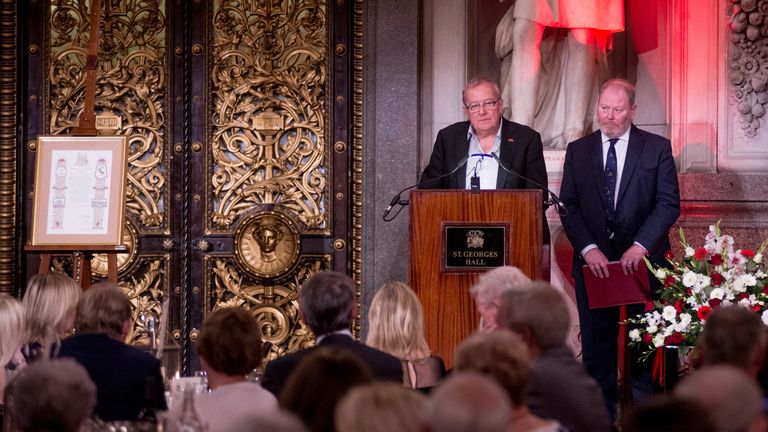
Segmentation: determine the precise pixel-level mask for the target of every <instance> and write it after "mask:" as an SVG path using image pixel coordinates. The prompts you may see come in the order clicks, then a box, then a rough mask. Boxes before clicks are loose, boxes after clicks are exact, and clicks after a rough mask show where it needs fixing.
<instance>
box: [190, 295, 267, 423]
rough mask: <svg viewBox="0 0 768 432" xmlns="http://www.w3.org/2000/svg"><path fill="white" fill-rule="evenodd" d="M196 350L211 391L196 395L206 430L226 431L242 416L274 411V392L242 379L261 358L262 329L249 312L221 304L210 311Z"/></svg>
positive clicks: (199, 412)
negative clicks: (222, 306)
mask: <svg viewBox="0 0 768 432" xmlns="http://www.w3.org/2000/svg"><path fill="white" fill-rule="evenodd" d="M197 353H198V355H199V356H200V363H201V364H202V366H203V369H204V370H205V371H206V373H207V374H208V385H209V387H210V388H211V392H210V393H203V394H201V395H200V396H198V398H197V401H196V404H195V405H196V407H197V412H198V415H199V416H200V420H201V421H202V422H203V424H207V425H208V428H209V431H211V432H217V431H227V430H230V429H231V427H232V425H234V424H235V423H237V422H238V421H239V420H240V419H242V418H243V417H246V416H250V415H254V414H273V413H275V412H276V411H277V400H276V399H275V396H274V395H273V394H272V393H270V392H268V391H266V390H264V389H263V388H261V386H260V385H259V384H257V383H253V382H250V381H246V379H245V375H246V374H248V373H250V372H251V371H253V370H254V369H255V368H256V367H257V366H258V365H259V363H260V362H261V332H260V331H259V325H258V323H257V322H256V319H255V318H254V317H253V316H252V315H251V314H250V312H248V311H246V310H244V309H239V308H223V309H219V310H217V311H215V312H213V313H211V314H210V315H209V316H208V318H206V320H205V323H204V324H203V331H202V332H201V333H200V339H199V340H198V342H197Z"/></svg>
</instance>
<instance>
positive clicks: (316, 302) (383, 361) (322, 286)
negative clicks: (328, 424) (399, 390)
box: [261, 271, 403, 397]
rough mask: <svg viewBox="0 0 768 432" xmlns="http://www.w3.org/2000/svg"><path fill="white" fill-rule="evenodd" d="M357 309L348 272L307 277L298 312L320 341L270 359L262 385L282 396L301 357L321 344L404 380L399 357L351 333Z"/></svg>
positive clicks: (387, 377)
mask: <svg viewBox="0 0 768 432" xmlns="http://www.w3.org/2000/svg"><path fill="white" fill-rule="evenodd" d="M354 313H355V285H354V282H353V281H352V279H351V278H350V277H349V276H347V275H345V274H343V273H339V272H332V271H321V272H318V273H315V274H314V275H312V277H310V278H309V279H307V280H306V281H305V282H304V283H303V284H302V286H301V291H299V314H300V315H301V319H302V321H304V323H305V324H306V325H307V327H309V329H310V330H312V333H314V334H315V337H316V338H317V339H315V341H316V343H317V345H316V346H314V347H311V348H307V349H305V350H300V351H297V352H295V353H290V354H286V355H284V356H282V357H280V358H276V359H274V360H272V361H270V362H269V363H267V367H266V368H265V370H264V376H263V377H262V381H261V385H262V387H264V388H265V389H267V390H269V391H271V392H272V393H273V394H274V395H275V396H278V397H279V396H280V392H281V391H282V389H283V386H284V385H285V383H286V382H287V381H288V377H289V376H290V375H291V373H292V372H293V371H294V370H295V369H296V367H297V366H298V365H299V363H300V362H301V360H303V359H304V358H305V357H306V356H307V355H309V354H310V353H312V352H313V351H315V350H316V349H318V348H319V347H320V346H331V347H334V348H339V349H341V350H344V351H346V352H349V353H351V354H352V355H354V356H355V357H357V358H358V359H360V360H362V361H363V363H365V364H366V366H368V367H369V368H370V370H371V372H373V375H374V376H375V377H376V378H377V379H380V380H387V381H397V382H401V381H402V378H403V369H402V367H401V365H400V360H399V359H398V358H397V357H395V356H392V355H389V354H387V353H385V352H383V351H379V350H377V349H374V348H371V347H369V346H367V345H364V344H361V343H360V342H357V341H356V340H355V339H354V338H353V337H352V331H351V325H352V317H353V316H354Z"/></svg>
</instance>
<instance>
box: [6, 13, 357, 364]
mask: <svg viewBox="0 0 768 432" xmlns="http://www.w3.org/2000/svg"><path fill="white" fill-rule="evenodd" d="M104 3H105V5H104V11H103V14H102V23H101V37H100V51H99V64H98V72H97V91H96V114H97V124H100V125H101V126H102V129H103V130H102V133H116V134H120V135H125V136H127V137H128V142H129V144H128V146H129V148H128V154H129V161H128V173H129V174H128V179H127V181H128V188H127V193H126V219H127V222H126V224H125V227H124V235H123V238H124V241H125V243H126V244H127V245H128V246H129V250H130V253H129V254H124V255H120V256H119V260H118V261H119V263H118V265H119V269H118V270H119V280H120V284H121V286H122V287H123V289H124V290H125V291H126V293H127V294H128V295H129V297H130V298H131V300H132V302H133V304H134V306H135V314H134V320H135V326H134V333H133V335H132V336H131V339H132V342H134V343H138V344H142V343H147V342H148V341H149V339H148V336H147V332H148V326H149V323H150V322H151V321H152V319H153V318H160V319H161V320H163V321H167V322H168V323H169V326H168V333H167V336H166V338H165V342H166V344H167V346H168V347H169V348H168V350H167V353H168V354H167V356H166V358H165V362H166V366H168V368H169V372H171V373H173V372H174V371H175V370H180V371H181V372H182V373H184V372H187V373H188V372H189V371H190V370H192V369H196V368H197V362H196V359H195V356H194V353H193V347H192V342H193V341H194V340H195V339H196V337H197V334H198V329H199V328H200V327H201V324H202V321H203V319H204V317H205V315H206V314H207V313H208V312H209V311H211V310H214V309H216V308H219V307H242V308H247V309H249V310H251V311H252V312H253V314H254V315H255V316H256V317H257V319H258V321H259V323H260V325H261V329H262V332H263V334H264V339H265V340H266V341H267V342H269V343H270V356H276V355H280V354H282V353H285V352H287V351H292V350H295V349H298V348H299V347H301V346H303V345H307V344H310V343H312V340H311V335H310V333H309V331H308V330H307V329H306V328H305V327H304V325H303V324H302V323H301V322H300V321H299V320H298V313H297V292H298V288H299V286H300V284H301V283H302V282H303V281H304V280H305V279H306V278H307V277H308V276H309V275H311V274H312V273H314V272H316V271H318V270H322V269H334V270H338V271H343V272H347V273H349V274H352V275H353V276H357V275H359V270H360V259H359V250H360V245H359V241H360V232H359V226H360V213H361V211H360V205H361V204H360V203H361V199H360V193H361V190H360V180H361V173H360V167H361V157H362V155H361V148H360V146H361V126H362V125H361V118H362V113H361V106H362V104H361V97H362V95H361V90H362V76H361V73H362V65H361V59H362V55H361V52H360V49H361V43H360V41H361V39H362V1H361V0H356V1H352V2H349V1H344V0H341V1H333V2H327V1H325V0H317V1H311V0H307V1H300V0H283V1H279V0H243V1H227V0H215V1H200V0H193V1H185V0H175V1H174V0H105V1H104ZM89 7H90V1H85V0H47V1H31V2H29V3H27V4H25V5H24V6H23V7H21V8H20V9H19V21H18V25H19V27H18V29H19V30H18V31H19V35H20V38H19V40H20V42H19V43H20V44H23V54H22V56H21V57H22V59H21V60H22V62H21V65H22V66H21V68H22V70H23V72H24V74H23V77H24V78H23V79H22V83H21V84H22V86H20V88H21V89H22V90H20V92H21V96H22V97H21V99H22V101H23V102H22V104H21V106H20V110H21V113H22V118H23V122H22V123H23V136H22V137H20V141H19V142H20V145H21V149H20V153H19V154H20V156H21V158H22V160H21V162H22V163H21V164H20V167H21V172H20V178H21V183H22V187H21V190H22V193H23V194H24V196H29V194H31V193H33V192H34V187H35V185H34V184H33V183H34V173H33V171H34V158H35V149H36V144H35V139H36V137H37V136H38V135H47V134H51V135H57V134H69V133H70V132H71V130H72V129H73V128H74V127H75V126H76V125H77V118H78V116H79V114H80V112H81V110H82V107H83V97H84V93H83V92H84V66H85V64H84V62H85V57H86V49H87V42H88V41H87V38H88V29H89V27H90V24H89V22H88V16H89V12H90V9H89ZM353 40H354V41H355V44H352V43H351V42H352V41H353ZM28 201H29V200H25V201H24V206H23V208H22V209H20V213H22V215H21V216H22V217H21V220H22V221H26V224H27V225H29V221H30V220H31V204H29V202H28ZM18 229H19V231H20V233H21V235H20V236H21V237H22V238H23V239H26V236H27V235H28V234H27V233H26V231H25V229H24V224H22V225H21V226H20V227H19V228H18ZM19 254H20V255H21V256H22V257H24V259H23V260H22V264H21V267H22V269H21V274H22V275H24V276H26V277H29V276H30V275H31V274H34V273H35V272H36V270H37V259H36V257H34V256H31V255H30V256H26V255H23V254H22V253H21V246H20V247H19ZM54 265H58V266H62V267H66V266H67V264H66V260H60V261H58V262H55V264H54ZM93 265H94V272H95V274H96V276H97V277H103V276H105V274H106V259H105V257H102V256H97V257H95V258H94V261H93Z"/></svg>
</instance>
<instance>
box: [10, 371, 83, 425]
mask: <svg viewBox="0 0 768 432" xmlns="http://www.w3.org/2000/svg"><path fill="white" fill-rule="evenodd" d="M5 406H6V409H7V411H8V413H9V414H10V415H11V417H12V418H13V420H14V421H15V422H16V424H17V425H18V426H19V429H20V430H21V431H23V432H54V431H56V432H75V431H77V430H79V428H80V426H81V425H82V424H83V422H84V421H85V420H86V419H87V418H88V417H90V416H91V415H92V414H93V410H94V408H95V407H96V386H95V385H94V384H93V382H92V381H91V379H90V377H89V376H88V372H86V370H85V368H83V367H82V366H80V365H79V364H78V363H77V362H75V361H74V360H72V359H54V360H41V361H37V362H35V363H32V364H31V365H29V366H28V367H27V368H25V369H23V370H22V371H21V372H19V374H18V375H17V376H16V377H15V378H14V379H13V380H12V381H11V382H10V383H9V384H8V386H7V387H6V393H5Z"/></svg>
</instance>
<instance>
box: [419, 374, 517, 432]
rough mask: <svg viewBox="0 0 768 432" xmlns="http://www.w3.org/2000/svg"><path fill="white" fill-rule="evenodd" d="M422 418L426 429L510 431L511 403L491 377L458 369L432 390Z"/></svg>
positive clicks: (444, 431) (428, 431) (427, 431)
mask: <svg viewBox="0 0 768 432" xmlns="http://www.w3.org/2000/svg"><path fill="white" fill-rule="evenodd" d="M423 419H424V420H423V421H424V425H423V429H422V430H423V431H424V432H476V431H483V432H508V431H510V430H511V429H510V428H509V424H510V421H511V419H512V403H511V402H510V401H509V396H507V394H506V393H505V392H504V390H502V389H501V387H499V385H498V384H496V383H495V382H493V381H492V380H491V379H490V378H486V377H484V376H482V375H480V374H477V373H474V372H457V373H453V374H451V375H450V376H449V377H448V378H446V379H445V380H443V382H442V383H440V384H438V386H437V388H436V389H435V391H433V392H432V396H431V398H430V400H429V401H428V403H427V410H426V413H425V415H424V417H423Z"/></svg>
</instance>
